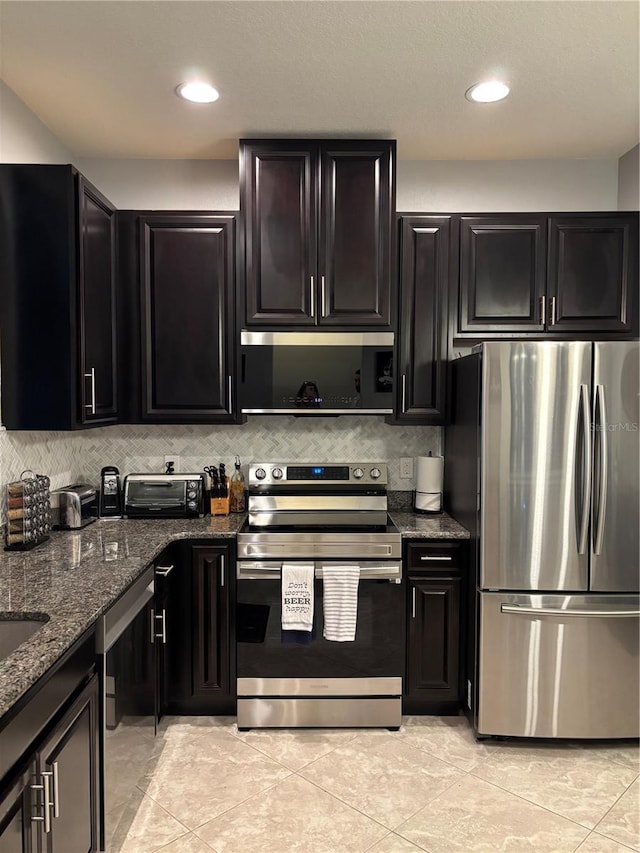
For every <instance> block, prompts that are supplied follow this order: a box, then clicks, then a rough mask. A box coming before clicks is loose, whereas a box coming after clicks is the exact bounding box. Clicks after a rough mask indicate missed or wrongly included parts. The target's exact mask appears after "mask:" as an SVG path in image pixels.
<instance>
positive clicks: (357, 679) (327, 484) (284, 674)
mask: <svg viewBox="0 0 640 853" xmlns="http://www.w3.org/2000/svg"><path fill="white" fill-rule="evenodd" d="M248 491H249V503H248V509H249V515H248V521H247V526H246V528H245V529H244V530H242V531H241V532H240V533H239V535H238V561H237V609H236V637H237V676H238V683H237V687H238V727H239V728H241V729H244V728H251V727H301V726H323V727H326V726H334V727H341V726H342V727H344V726H380V727H387V728H397V727H398V726H399V725H400V720H401V713H402V707H401V695H402V676H403V672H404V642H403V632H404V617H403V612H404V590H403V586H402V584H401V581H402V546H401V537H400V534H399V532H398V531H397V529H396V528H395V527H394V526H393V524H391V523H390V521H389V519H388V516H387V469H386V466H385V465H382V464H373V463H359V464H358V463H356V464H354V463H341V464H335V463H331V464H323V463H320V464H313V465H311V464H299V463H295V464H293V463H290V464H253V465H251V466H250V467H249V477H248ZM284 563H286V564H292V565H294V566H296V565H300V564H306V565H308V564H311V565H313V567H314V577H315V580H314V599H315V601H314V628H313V631H312V632H310V633H309V632H306V634H304V635H299V636H297V637H296V638H295V639H293V640H292V638H291V637H290V636H288V634H287V632H282V630H281V619H282V613H281V572H282V566H283V564H284ZM336 565H340V566H345V565H346V566H349V565H357V566H358V567H359V569H360V581H359V586H358V600H357V627H356V634H355V640H353V641H347V642H333V641H330V640H326V639H324V637H323V619H324V612H323V572H324V569H325V568H327V567H329V566H336Z"/></svg>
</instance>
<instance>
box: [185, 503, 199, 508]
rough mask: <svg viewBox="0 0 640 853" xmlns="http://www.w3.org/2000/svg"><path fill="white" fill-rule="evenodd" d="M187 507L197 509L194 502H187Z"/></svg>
mask: <svg viewBox="0 0 640 853" xmlns="http://www.w3.org/2000/svg"><path fill="white" fill-rule="evenodd" d="M187 506H188V507H189V509H197V507H198V504H197V503H196V502H195V501H189V503H188V504H187Z"/></svg>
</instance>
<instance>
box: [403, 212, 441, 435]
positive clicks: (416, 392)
mask: <svg viewBox="0 0 640 853" xmlns="http://www.w3.org/2000/svg"><path fill="white" fill-rule="evenodd" d="M450 236H451V221H450V217H445V216H412V217H410V216H403V217H402V219H401V237H400V239H401V272H400V330H399V333H398V355H399V359H398V374H399V375H400V381H399V382H398V398H397V403H396V410H397V412H398V415H397V420H398V421H400V422H403V423H404V422H406V423H430V424H437V423H443V421H444V416H445V397H446V395H445V390H446V366H447V336H446V316H447V292H448V283H449V245H450Z"/></svg>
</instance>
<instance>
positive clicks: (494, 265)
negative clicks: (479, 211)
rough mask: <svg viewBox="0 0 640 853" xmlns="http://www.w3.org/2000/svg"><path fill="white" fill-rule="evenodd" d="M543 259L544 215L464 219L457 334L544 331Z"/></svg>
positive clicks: (544, 254)
mask: <svg viewBox="0 0 640 853" xmlns="http://www.w3.org/2000/svg"><path fill="white" fill-rule="evenodd" d="M546 259H547V219H546V216H535V215H534V216H528V215H521V216H515V215H514V216H509V217H502V216H478V217H469V216H462V217H461V218H460V303H459V327H458V331H459V332H463V333H464V332H473V333H474V334H475V333H478V332H482V333H483V334H484V333H487V332H488V333H495V332H532V331H533V332H536V331H537V332H541V331H543V330H544V327H545V309H544V294H545V278H546Z"/></svg>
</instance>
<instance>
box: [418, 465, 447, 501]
mask: <svg viewBox="0 0 640 853" xmlns="http://www.w3.org/2000/svg"><path fill="white" fill-rule="evenodd" d="M417 461H418V465H417V474H416V509H419V510H422V511H423V512H441V511H442V486H443V480H444V458H443V457H442V456H418V459H417Z"/></svg>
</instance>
